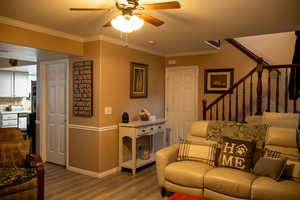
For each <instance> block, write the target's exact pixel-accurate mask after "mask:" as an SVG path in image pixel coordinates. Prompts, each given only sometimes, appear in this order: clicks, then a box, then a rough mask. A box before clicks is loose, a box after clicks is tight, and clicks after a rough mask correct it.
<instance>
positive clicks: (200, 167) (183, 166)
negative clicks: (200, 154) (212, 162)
mask: <svg viewBox="0 0 300 200" xmlns="http://www.w3.org/2000/svg"><path fill="white" fill-rule="evenodd" d="M210 169H212V167H211V166H209V165H207V164H204V163H200V162H197V161H179V162H174V163H172V164H170V165H168V166H167V167H166V169H165V177H166V179H167V180H168V181H170V182H172V183H175V184H178V185H182V186H187V187H195V188H203V176H204V174H205V173H206V172H207V171H208V170H210Z"/></svg>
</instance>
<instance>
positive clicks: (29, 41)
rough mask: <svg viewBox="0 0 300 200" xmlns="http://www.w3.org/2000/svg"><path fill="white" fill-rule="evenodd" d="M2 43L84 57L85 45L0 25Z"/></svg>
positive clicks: (0, 40)
mask: <svg viewBox="0 0 300 200" xmlns="http://www.w3.org/2000/svg"><path fill="white" fill-rule="evenodd" d="M0 30H1V31H0V42H5V43H9V44H15V45H21V46H26V47H32V48H38V49H43V50H49V51H55V52H59V53H65V54H72V55H78V56H82V55H83V43H82V42H78V41H74V40H70V39H66V38H61V37H56V36H52V35H48V34H44V33H39V32H36V31H31V30H27V29H23V28H19V27H15V26H10V25H7V24H2V23H0Z"/></svg>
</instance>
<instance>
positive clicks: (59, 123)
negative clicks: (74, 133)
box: [46, 61, 67, 165]
mask: <svg viewBox="0 0 300 200" xmlns="http://www.w3.org/2000/svg"><path fill="white" fill-rule="evenodd" d="M66 69H67V65H66V62H64V61H62V62H57V63H56V62H53V64H47V107H48V109H47V110H48V112H47V142H46V143H47V152H46V153H47V155H46V159H47V161H48V162H52V163H56V164H60V165H65V164H66V161H65V151H66V98H65V97H66Z"/></svg>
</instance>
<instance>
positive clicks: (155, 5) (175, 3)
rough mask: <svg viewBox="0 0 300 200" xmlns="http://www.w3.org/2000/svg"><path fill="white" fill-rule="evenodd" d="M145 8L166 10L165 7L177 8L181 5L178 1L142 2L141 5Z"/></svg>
mask: <svg viewBox="0 0 300 200" xmlns="http://www.w3.org/2000/svg"><path fill="white" fill-rule="evenodd" d="M142 7H143V8H144V9H145V10H167V9H179V8H181V5H180V3H179V2H178V1H169V2H162V3H152V4H144V5H143V6H142Z"/></svg>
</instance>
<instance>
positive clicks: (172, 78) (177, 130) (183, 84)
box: [165, 66, 199, 144]
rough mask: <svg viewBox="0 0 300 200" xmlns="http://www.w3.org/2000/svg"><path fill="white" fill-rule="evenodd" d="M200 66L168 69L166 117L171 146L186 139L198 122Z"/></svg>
mask: <svg viewBox="0 0 300 200" xmlns="http://www.w3.org/2000/svg"><path fill="white" fill-rule="evenodd" d="M198 74H199V70H198V66H189V67H170V68H166V93H165V95H166V96H165V116H166V120H167V125H168V127H169V128H171V135H170V136H171V138H170V141H171V144H175V143H177V142H178V141H179V139H185V138H186V137H187V133H188V131H189V128H190V126H191V123H192V122H193V121H196V120H198V91H199V89H198V88H199V87H198V82H199V81H198V80H199V79H198V76H199V75H198Z"/></svg>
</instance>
